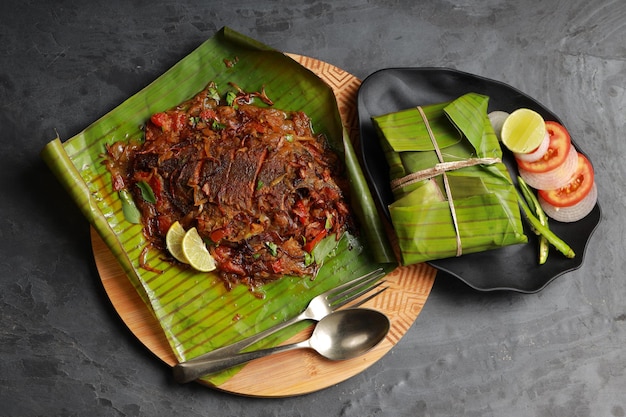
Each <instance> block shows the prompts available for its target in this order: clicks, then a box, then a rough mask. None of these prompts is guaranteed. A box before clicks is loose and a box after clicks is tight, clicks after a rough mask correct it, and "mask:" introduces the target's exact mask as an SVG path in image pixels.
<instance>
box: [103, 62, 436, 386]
mask: <svg viewBox="0 0 626 417" xmlns="http://www.w3.org/2000/svg"><path fill="white" fill-rule="evenodd" d="M289 56H290V57H292V58H293V59H295V60H296V61H298V62H299V63H300V64H302V65H303V66H305V67H307V68H308V69H309V70H311V71H312V72H314V73H315V74H317V75H318V76H319V77H320V78H322V79H323V80H324V81H326V83H327V84H328V85H329V86H330V87H331V88H332V89H333V91H334V93H335V95H336V97H337V102H338V106H339V111H340V113H341V117H342V119H343V122H344V124H345V126H346V127H347V128H348V132H349V134H350V137H351V138H352V140H354V139H355V138H357V136H358V124H357V114H356V112H357V110H356V95H357V91H358V88H359V85H360V83H361V82H360V80H359V79H357V78H356V77H354V76H353V75H351V74H349V73H348V72H346V71H343V70H341V69H339V68H337V67H334V66H332V65H330V64H327V63H325V62H322V61H319V60H316V59H313V58H308V57H304V56H300V55H292V54H289ZM91 241H92V245H93V253H94V257H95V261H96V267H97V269H98V273H99V275H100V278H101V280H102V284H103V286H104V289H105V291H106V293H107V295H108V297H109V298H110V300H111V303H112V304H113V307H114V308H115V309H116V311H117V312H118V314H119V315H120V317H121V319H122V320H123V321H124V323H125V324H126V326H127V327H128V328H129V329H130V330H131V332H132V333H133V334H134V335H135V336H136V337H137V338H138V339H139V340H140V341H141V342H142V343H143V344H144V345H145V346H146V347H147V348H148V349H149V350H150V351H151V352H152V353H154V354H155V355H156V356H157V357H158V358H160V359H161V360H162V361H164V362H165V363H167V364H168V365H170V366H173V365H174V364H175V363H176V361H177V359H176V356H175V355H174V353H173V351H172V349H171V348H170V345H169V343H168V341H167V339H166V337H165V334H164V333H163V330H162V328H161V325H160V324H159V322H158V321H157V320H156V318H155V317H154V316H153V315H152V313H151V311H150V309H149V308H148V306H147V305H146V304H145V303H144V301H143V300H142V299H141V297H140V296H139V294H138V293H137V291H136V290H135V288H134V287H133V286H132V284H131V282H130V280H129V279H128V277H127V276H126V274H125V273H124V271H123V269H122V268H121V266H120V265H119V264H118V262H117V260H116V259H115V257H114V256H113V254H112V253H111V251H110V250H109V249H108V247H107V246H106V244H105V243H104V241H103V240H102V239H101V238H100V236H99V235H98V233H97V232H96V231H95V229H93V228H92V230H91ZM435 274H436V271H435V270H434V269H433V268H432V267H430V266H428V265H426V264H419V265H412V266H408V267H399V268H396V270H394V271H393V272H392V273H391V274H389V275H387V276H386V278H385V279H386V281H387V284H386V285H387V286H388V287H389V288H388V289H387V290H386V291H385V292H384V293H382V294H381V295H379V296H378V297H376V298H374V299H372V300H370V301H368V302H367V303H366V304H364V307H369V308H373V309H376V310H379V311H382V312H383V313H385V314H386V315H387V316H388V317H389V320H390V321H391V330H390V331H389V334H388V335H387V337H386V338H385V340H383V341H382V342H381V343H380V344H379V345H378V346H376V347H375V348H374V349H372V350H371V351H369V352H368V353H366V354H365V355H362V356H360V357H358V358H355V359H350V360H346V361H340V362H332V361H329V360H326V359H323V358H322V357H320V356H319V355H317V354H315V353H313V352H311V351H308V350H298V351H290V352H285V353H281V354H278V355H274V356H271V357H267V358H263V359H259V360H256V361H253V362H250V363H249V364H247V365H246V366H244V367H243V369H242V370H241V371H240V372H238V373H237V374H236V375H235V376H233V377H232V378H231V379H229V380H228V381H227V382H225V383H223V384H221V385H219V386H216V387H213V388H216V389H219V390H223V391H227V392H230V393H233V394H239V395H246V396H255V397H286V396H294V395H301V394H307V393H310V392H314V391H317V390H320V389H323V388H327V387H330V386H332V385H334V384H337V383H339V382H342V381H345V380H346V379H348V378H350V377H352V376H354V375H357V374H358V373H360V372H362V371H363V370H364V369H366V368H368V367H369V366H371V365H372V364H373V363H375V362H376V361H378V360H379V359H380V358H382V357H383V356H384V355H385V354H386V353H387V352H388V351H389V350H390V349H391V348H392V347H393V346H395V344H396V343H398V341H399V340H400V339H401V338H402V336H404V334H405V333H406V332H407V331H408V330H409V328H410V327H411V325H412V324H413V322H414V321H415V319H416V318H417V316H418V315H419V313H420V311H421V310H422V307H423V306H424V303H425V302H426V299H427V298H428V295H429V293H430V290H431V288H432V286H433V283H434V279H435ZM308 333H310V329H309V330H306V331H304V332H301V333H300V334H298V335H296V336H294V337H293V338H292V339H291V340H289V341H286V342H285V343H290V342H293V341H296V340H301V339H303V338H305V337H306V336H307V335H308Z"/></svg>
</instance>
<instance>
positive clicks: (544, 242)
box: [517, 176, 550, 265]
mask: <svg viewBox="0 0 626 417" xmlns="http://www.w3.org/2000/svg"><path fill="white" fill-rule="evenodd" d="M517 181H518V183H519V186H520V189H521V190H522V194H523V196H524V198H525V199H526V202H527V203H528V205H529V206H530V208H531V209H532V210H533V211H534V213H535V215H536V216H537V219H538V220H539V222H540V223H541V224H542V225H544V226H546V227H548V216H546V213H545V212H544V211H543V208H542V207H541V204H539V200H537V197H536V196H535V194H534V193H533V192H532V190H531V189H530V187H529V186H528V184H526V181H524V179H523V178H522V177H519V176H518V177H517ZM535 233H536V234H538V235H539V264H540V265H543V264H545V263H546V261H547V260H548V253H549V251H550V245H549V244H548V239H547V238H546V237H545V236H543V235H542V234H540V233H539V232H538V231H537V230H535Z"/></svg>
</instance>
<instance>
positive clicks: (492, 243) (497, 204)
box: [372, 93, 527, 265]
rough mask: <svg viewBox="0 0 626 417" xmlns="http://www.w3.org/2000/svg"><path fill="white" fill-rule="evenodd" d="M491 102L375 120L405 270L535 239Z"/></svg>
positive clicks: (465, 99)
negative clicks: (522, 212) (524, 216)
mask: <svg viewBox="0 0 626 417" xmlns="http://www.w3.org/2000/svg"><path fill="white" fill-rule="evenodd" d="M488 101H489V98H488V97H486V96H483V95H479V94H475V93H469V94H466V95H464V96H461V97H459V98H458V99H456V100H453V101H451V102H446V103H437V104H433V105H428V106H424V107H420V108H417V107H416V108H411V109H406V110H402V111H399V112H395V113H390V114H386V115H381V116H377V117H373V118H372V119H373V122H374V125H375V126H376V129H377V132H378V135H379V138H380V140H381V144H382V146H383V149H384V150H385V155H386V159H387V161H388V163H389V167H390V168H389V169H390V178H391V181H392V189H393V193H394V202H393V203H392V204H391V205H390V206H389V212H390V216H391V220H392V224H393V228H394V231H395V232H396V235H397V237H398V244H399V247H400V252H401V255H402V263H403V264H405V265H408V264H414V263H419V262H426V261H431V260H435V259H442V258H448V257H452V256H460V255H462V254H469V253H474V252H481V251H485V250H489V249H495V248H498V247H502V246H507V245H513V244H518V243H525V242H526V241H527V237H526V236H525V235H524V231H523V226H522V222H521V217H520V211H519V207H518V203H517V194H516V191H515V188H514V185H513V182H512V181H511V177H510V175H509V173H508V171H507V168H506V166H505V165H504V163H503V162H502V160H501V159H502V149H501V148H500V144H499V142H498V139H497V137H496V135H495V133H494V131H493V128H492V126H491V123H490V122H489V118H488V117H487V105H488ZM433 140H434V141H435V142H433ZM435 143H436V144H437V148H438V151H437V150H436V148H435ZM446 165H448V168H446ZM449 166H452V168H450V167H449ZM446 169H450V170H447V171H446ZM444 172H445V174H444ZM444 175H445V177H446V178H444ZM446 182H447V184H446ZM453 213H454V216H453ZM455 218H456V219H455Z"/></svg>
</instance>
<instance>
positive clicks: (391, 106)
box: [358, 68, 600, 293]
mask: <svg viewBox="0 0 626 417" xmlns="http://www.w3.org/2000/svg"><path fill="white" fill-rule="evenodd" d="M469 92H475V93H480V94H484V95H487V96H489V97H490V100H489V110H488V111H494V110H503V111H506V112H512V111H513V110H515V109H517V108H520V107H526V108H530V109H533V110H535V111H537V112H538V113H539V114H541V115H542V116H543V117H544V118H545V119H546V120H555V121H558V122H560V123H561V124H564V123H563V122H562V121H561V120H560V119H559V118H558V117H557V116H556V115H555V114H554V113H552V112H551V111H550V110H548V109H547V108H545V107H544V106H542V105H541V104H539V103H538V102H537V101H535V100H533V99H532V98H531V97H529V96H527V95H525V94H524V93H522V92H520V91H518V90H516V89H515V88H513V87H511V86H508V85H506V84H504V83H501V82H498V81H493V80H490V79H487V78H483V77H479V76H476V75H472V74H468V73H464V72H460V71H456V70H452V69H446V68H390V69H383V70H380V71H377V72H375V73H373V74H372V75H370V76H369V77H367V78H366V79H365V80H364V81H363V83H362V84H361V87H360V89H359V92H358V112H359V124H360V126H359V127H360V135H361V152H362V153H363V161H364V164H365V166H364V168H365V173H366V175H367V177H368V180H369V181H370V184H371V186H372V188H373V190H372V191H373V193H374V196H375V198H377V199H378V200H379V202H380V205H381V206H382V207H383V211H384V212H385V215H386V216H387V217H389V212H388V211H387V206H388V205H389V204H390V203H391V202H393V196H392V193H391V189H390V187H389V173H388V166H387V162H386V160H385V157H384V154H383V152H382V150H381V147H380V144H379V141H378V137H377V134H376V131H375V130H374V127H373V124H372V121H371V117H373V116H379V115H382V114H386V113H390V112H394V111H399V110H403V109H406V108H409V107H414V106H417V105H428V104H434V103H441V102H444V101H449V100H454V99H456V98H457V97H459V96H461V95H463V94H465V93H469ZM564 125H565V126H567V125H566V124H564ZM572 142H573V143H574V142H575V139H574V138H572ZM574 146H575V147H576V149H577V150H578V151H579V152H581V149H580V148H579V147H578V145H577V144H576V143H574ZM583 153H584V152H583ZM504 162H505V163H506V165H507V166H508V167H509V171H510V172H511V176H512V178H513V179H514V180H515V178H516V177H517V171H516V168H515V161H514V160H513V157H512V155H511V154H510V153H508V152H505V154H504ZM599 222H600V207H599V205H597V204H596V206H595V207H594V209H593V211H592V212H591V213H590V214H589V215H587V216H586V217H585V218H584V219H582V220H580V221H578V222H574V223H560V222H555V221H551V222H550V228H551V229H552V230H553V231H554V232H555V233H556V234H557V235H558V236H560V237H561V238H562V239H564V240H565V241H566V242H567V243H568V244H569V245H570V246H571V247H572V249H574V251H575V253H576V257H575V258H573V259H568V258H566V257H564V256H562V255H561V254H560V253H558V252H557V251H556V250H554V249H553V248H552V249H551V252H550V256H549V257H548V261H547V263H545V264H544V265H539V264H538V263H537V239H536V238H535V236H534V234H532V232H530V231H529V230H526V232H527V233H526V234H527V235H528V237H529V243H528V244H522V245H513V246H507V247H504V248H501V249H495V250H490V251H486V252H482V253H476V254H469V255H463V256H461V257H458V258H447V259H441V260H436V261H431V262H429V263H430V264H431V265H432V266H434V267H435V268H437V269H438V270H439V271H443V272H445V273H447V274H450V275H452V276H455V277H457V278H458V279H460V280H462V281H463V282H465V283H466V284H468V285H469V286H471V287H473V288H475V289H477V290H481V291H491V290H512V291H519V292H524V293H532V292H537V291H539V290H541V289H543V288H544V287H545V286H546V285H547V284H548V283H550V282H551V281H552V280H554V279H555V278H557V277H558V276H560V275H562V274H564V273H565V272H568V271H571V270H574V269H577V268H579V267H580V265H581V264H582V262H583V257H584V254H585V248H586V246H587V243H588V242H589V238H590V237H591V235H592V233H593V231H594V230H595V228H596V226H597V225H598V223H599Z"/></svg>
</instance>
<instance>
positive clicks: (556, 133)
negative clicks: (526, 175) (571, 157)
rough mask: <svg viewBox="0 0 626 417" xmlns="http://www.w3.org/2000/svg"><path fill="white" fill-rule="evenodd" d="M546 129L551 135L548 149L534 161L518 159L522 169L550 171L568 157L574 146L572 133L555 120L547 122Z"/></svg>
mask: <svg viewBox="0 0 626 417" xmlns="http://www.w3.org/2000/svg"><path fill="white" fill-rule="evenodd" d="M546 131H547V132H548V134H549V135H550V144H549V145H548V150H547V151H546V153H545V154H544V155H543V157H541V158H540V159H539V160H537V161H534V162H527V161H522V160H520V159H516V161H517V164H518V166H519V167H520V168H521V169H524V170H526V171H530V172H548V171H552V170H553V169H556V168H557V167H558V166H560V165H561V164H562V163H563V161H565V159H566V158H567V154H568V152H569V150H570V147H571V146H572V142H571V139H570V135H569V133H568V132H567V129H565V127H564V126H563V125H561V124H560V123H557V122H553V121H547V122H546Z"/></svg>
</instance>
